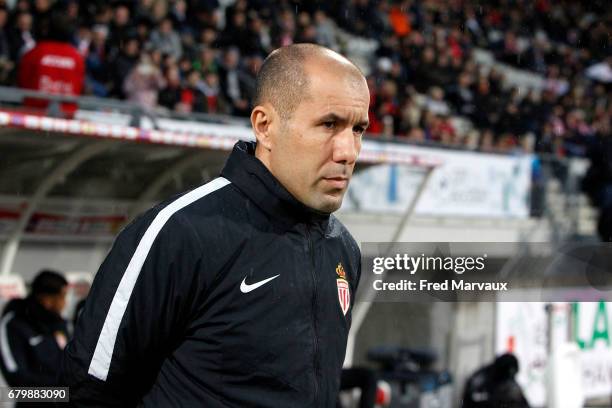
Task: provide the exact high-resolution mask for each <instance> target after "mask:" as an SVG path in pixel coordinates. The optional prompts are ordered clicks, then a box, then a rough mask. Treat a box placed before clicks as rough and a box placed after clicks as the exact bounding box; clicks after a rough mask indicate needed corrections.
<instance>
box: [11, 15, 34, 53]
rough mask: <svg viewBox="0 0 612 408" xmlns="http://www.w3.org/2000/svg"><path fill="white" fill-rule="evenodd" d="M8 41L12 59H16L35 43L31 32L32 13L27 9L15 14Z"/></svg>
mask: <svg viewBox="0 0 612 408" xmlns="http://www.w3.org/2000/svg"><path fill="white" fill-rule="evenodd" d="M9 42H10V46H11V57H12V58H13V61H18V60H19V58H21V56H22V55H23V54H25V53H26V52H28V51H30V50H31V49H32V48H34V46H35V45H36V40H34V34H33V33H32V14H30V13H29V12H28V11H21V12H19V13H18V14H17V15H16V17H15V26H14V28H13V30H12V31H11V33H10V34H9Z"/></svg>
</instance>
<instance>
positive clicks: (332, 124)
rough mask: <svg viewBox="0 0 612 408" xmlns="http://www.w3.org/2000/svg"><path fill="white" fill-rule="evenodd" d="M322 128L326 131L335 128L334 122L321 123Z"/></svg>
mask: <svg viewBox="0 0 612 408" xmlns="http://www.w3.org/2000/svg"><path fill="white" fill-rule="evenodd" d="M323 126H325V128H326V129H333V128H335V127H336V122H334V121H328V122H323Z"/></svg>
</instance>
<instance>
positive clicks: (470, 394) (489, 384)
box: [461, 354, 529, 408]
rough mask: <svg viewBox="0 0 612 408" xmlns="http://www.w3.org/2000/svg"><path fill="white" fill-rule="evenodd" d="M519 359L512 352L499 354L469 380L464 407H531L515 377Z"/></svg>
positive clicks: (465, 391) (464, 396) (464, 395)
mask: <svg viewBox="0 0 612 408" xmlns="http://www.w3.org/2000/svg"><path fill="white" fill-rule="evenodd" d="M517 372H518V360H517V359H516V357H514V356H513V355H511V354H503V355H501V356H499V357H498V358H497V359H496V360H495V361H494V362H493V363H492V364H489V365H487V366H485V367H483V368H481V369H479V370H478V371H476V372H475V373H474V374H472V376H471V377H470V378H469V379H468V380H467V382H466V385H465V390H464V392H463V401H462V405H461V407H462V408H529V403H528V402H527V399H525V396H524V395H523V391H522V390H521V387H520V386H519V385H518V383H517V382H516V380H515V379H514V377H515V375H516V373H517Z"/></svg>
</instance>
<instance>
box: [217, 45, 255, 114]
mask: <svg viewBox="0 0 612 408" xmlns="http://www.w3.org/2000/svg"><path fill="white" fill-rule="evenodd" d="M239 63H240V51H239V50H238V48H234V47H232V48H229V49H228V50H227V51H225V53H224V54H223V62H222V64H221V66H220V67H219V78H220V82H221V90H222V92H223V96H224V97H225V99H227V100H228V101H229V102H230V104H231V113H232V114H233V115H237V116H248V115H249V113H250V111H249V100H248V95H247V93H246V91H245V89H244V83H243V82H241V81H240V77H241V75H240V69H239V68H240V67H239Z"/></svg>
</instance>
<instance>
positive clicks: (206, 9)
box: [0, 0, 612, 156]
mask: <svg viewBox="0 0 612 408" xmlns="http://www.w3.org/2000/svg"><path fill="white" fill-rule="evenodd" d="M54 3H55V4H54ZM58 3H61V5H62V6H63V7H64V9H65V10H66V11H65V13H66V15H67V16H68V17H69V18H70V19H71V21H72V25H71V38H72V40H71V42H72V44H73V45H74V46H75V47H76V49H78V50H79V52H80V53H81V54H82V56H83V58H84V61H85V80H84V91H83V92H84V93H86V94H91V95H95V96H99V97H113V98H121V99H127V100H130V101H135V102H137V103H139V104H141V105H142V106H143V107H145V108H150V109H153V108H156V109H157V108H159V107H163V108H165V109H168V110H172V111H176V112H182V113H186V114H188V113H191V112H205V113H219V114H230V115H237V116H247V115H248V114H249V105H250V103H251V101H252V98H253V94H254V89H255V77H256V74H257V71H258V69H259V67H260V66H261V64H262V62H263V59H264V58H265V56H266V55H267V54H268V53H269V52H270V51H272V50H273V49H275V48H277V47H279V46H283V45H287V44H291V43H294V42H316V43H319V44H322V45H325V46H328V47H330V48H333V49H336V50H338V51H340V52H343V53H345V54H347V55H348V56H349V57H352V56H353V55H354V54H359V53H360V52H362V54H363V55H361V57H362V58H361V59H359V58H358V59H359V62H360V65H362V68H363V69H364V72H365V73H366V74H367V77H368V84H369V86H370V89H371V95H372V99H371V109H370V120H371V123H372V125H371V127H370V129H369V132H370V134H372V135H379V137H391V136H392V135H394V136H398V137H400V138H405V139H407V140H411V141H414V142H439V143H444V144H447V145H453V146H464V147H468V148H471V149H480V150H484V151H512V150H520V151H532V150H535V151H539V152H548V153H554V154H556V155H562V156H566V155H570V156H571V155H578V156H581V155H585V152H586V146H587V145H588V144H589V143H590V142H592V141H594V140H597V138H598V137H602V136H607V135H609V133H610V113H611V111H612V107H611V104H610V98H609V92H610V82H611V81H612V57H611V55H612V54H610V47H609V43H610V35H609V33H610V11H609V10H610V9H609V7H607V4H606V2H605V1H601V0H596V1H591V2H580V1H569V0H568V1H552V0H551V1H547V0H537V1H526V0H497V1H490V2H483V3H482V4H478V3H476V2H469V1H459V0H456V1H440V0H426V1H414V0H405V1H401V0H381V1H374V0H343V1H335V2H324V1H309V2H304V1H297V0H279V1H273V0H235V1H233V0H225V1H223V0H132V1H125V0H124V1H101V0H94V1H85V0H56V1H53V0H0V82H1V83H3V84H14V83H15V78H16V71H17V70H18V69H19V68H18V66H19V61H20V58H21V56H22V55H24V54H25V53H26V52H28V51H29V50H31V49H32V48H33V47H34V46H35V44H36V41H37V39H38V36H39V31H40V30H41V26H44V24H40V22H41V21H44V16H45V15H46V14H47V13H49V10H50V9H51V8H52V7H53V6H57V5H58ZM364 39H367V40H369V41H370V42H372V43H374V44H375V47H374V48H373V49H372V52H369V53H368V52H367V51H363V50H360V49H358V47H356V46H355V44H357V43H358V40H360V41H361V40H364ZM353 40H355V41H353ZM476 49H480V50H485V51H487V52H489V53H490V54H491V55H492V56H493V57H494V58H495V60H496V61H498V62H500V63H504V64H507V65H510V66H512V67H514V68H517V69H521V70H525V71H528V72H531V73H532V75H539V76H540V77H541V78H542V79H543V82H542V83H543V84H544V86H543V87H541V89H535V88H534V89H530V88H528V87H521V86H516V85H514V86H513V85H511V84H509V83H508V81H506V78H505V74H504V72H503V70H501V69H499V65H498V64H497V65H496V64H494V65H493V66H492V67H491V66H490V65H489V66H485V65H483V64H481V63H480V62H479V61H477V59H476V58H475V50H476ZM357 57H359V55H357ZM363 57H365V58H363Z"/></svg>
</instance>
